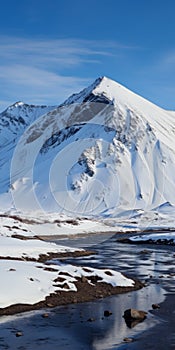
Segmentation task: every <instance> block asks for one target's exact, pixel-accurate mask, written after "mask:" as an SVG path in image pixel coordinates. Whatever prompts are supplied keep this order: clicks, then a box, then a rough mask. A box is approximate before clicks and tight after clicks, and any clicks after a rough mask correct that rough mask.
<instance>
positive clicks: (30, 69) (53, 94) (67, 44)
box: [0, 36, 133, 110]
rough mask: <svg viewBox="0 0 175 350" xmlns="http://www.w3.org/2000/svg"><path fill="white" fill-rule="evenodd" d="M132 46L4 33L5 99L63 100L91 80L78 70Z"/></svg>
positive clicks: (1, 78)
mask: <svg viewBox="0 0 175 350" xmlns="http://www.w3.org/2000/svg"><path fill="white" fill-rule="evenodd" d="M132 49H133V47H129V46H126V45H121V44H118V43H116V42H113V41H96V40H94V41H93V40H78V39H71V40H70V39H55V40H43V39H35V40H31V39H24V38H15V37H4V36H0V85H1V86H2V87H3V89H2V90H1V96H0V98H1V101H2V100H4V101H9V103H11V102H14V101H16V100H19V99H21V100H24V101H26V102H29V103H43V102H44V99H45V103H49V104H53V103H54V104H55V103H59V102H62V100H63V99H64V98H66V97H68V95H69V94H71V93H73V92H75V91H79V90H80V89H82V88H83V87H85V86H86V85H87V84H88V83H89V82H90V79H91V77H89V78H88V79H87V78H84V77H81V76H80V74H75V72H78V71H79V69H82V68H83V67H84V68H85V69H86V68H87V66H89V65H94V64H97V65H99V64H100V63H101V61H102V60H103V59H104V57H110V56H117V55H120V54H121V53H123V52H125V51H128V50H132ZM3 107H4V106H2V104H1V106H0V109H1V110H2V108H3Z"/></svg>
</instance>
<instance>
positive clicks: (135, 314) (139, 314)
mask: <svg viewBox="0 0 175 350" xmlns="http://www.w3.org/2000/svg"><path fill="white" fill-rule="evenodd" d="M123 317H124V319H125V322H126V325H127V326H128V327H129V328H133V327H135V326H136V325H137V324H138V323H140V322H143V321H144V320H145V319H146V317H147V312H146V311H142V310H136V309H127V310H125V312H124V315H123Z"/></svg>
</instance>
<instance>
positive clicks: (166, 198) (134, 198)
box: [11, 77, 175, 216]
mask: <svg viewBox="0 0 175 350" xmlns="http://www.w3.org/2000/svg"><path fill="white" fill-rule="evenodd" d="M174 139H175V123H174V113H173V112H167V111H165V110H163V109H161V108H159V107H157V106H156V105H154V104H152V103H150V102H149V101H147V100H145V99H144V98H142V97H140V96H138V95H136V94H134V93H133V92H131V91H129V90H128V89H126V88H125V87H123V86H121V85H120V84H118V83H116V82H114V81H112V80H110V79H108V78H106V77H103V78H99V79H97V80H96V81H95V82H94V83H93V84H92V85H91V86H90V87H88V88H87V89H85V90H83V91H82V92H80V93H79V94H74V95H72V96H71V97H70V98H69V99H68V100H66V101H65V102H64V103H63V104H62V105H61V106H59V107H57V108H55V109H54V110H52V111H50V112H49V113H47V114H46V115H45V116H42V117H41V118H39V119H37V120H35V122H34V123H33V125H30V127H29V128H28V129H27V130H26V131H25V132H24V133H23V136H22V138H21V140H20V142H18V144H17V146H16V147H15V152H14V155H13V159H12V162H11V193H12V196H13V199H14V205H15V206H16V207H17V208H18V209H20V210H22V209H26V210H28V209H31V210H32V209H35V210H40V209H41V208H42V209H44V210H47V211H48V210H49V211H63V212H65V213H69V214H71V215H90V216H92V215H111V216H116V215H118V214H119V213H121V212H123V211H128V212H130V211H135V210H138V209H145V210H151V209H154V208H159V207H160V206H161V205H162V204H164V203H167V202H169V203H170V205H174V204H175V199H174V198H175V150H174V145H175V141H174Z"/></svg>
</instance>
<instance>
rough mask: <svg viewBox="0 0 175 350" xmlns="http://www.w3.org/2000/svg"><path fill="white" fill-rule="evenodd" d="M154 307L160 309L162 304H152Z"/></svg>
mask: <svg viewBox="0 0 175 350" xmlns="http://www.w3.org/2000/svg"><path fill="white" fill-rule="evenodd" d="M152 308H153V309H154V310H155V309H160V305H158V304H152Z"/></svg>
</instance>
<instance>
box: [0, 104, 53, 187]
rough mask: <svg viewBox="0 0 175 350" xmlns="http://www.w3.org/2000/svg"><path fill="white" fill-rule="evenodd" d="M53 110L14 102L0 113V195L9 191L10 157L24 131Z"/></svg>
mask: <svg viewBox="0 0 175 350" xmlns="http://www.w3.org/2000/svg"><path fill="white" fill-rule="evenodd" d="M53 109H54V107H51V106H50V107H48V106H34V105H28V104H25V103H23V102H16V103H14V104H13V105H12V106H10V107H8V108H7V109H6V110H5V111H4V112H2V113H0V169H1V171H0V193H3V192H4V191H7V190H8V189H9V184H10V176H9V174H10V163H11V159H12V155H13V152H14V149H15V147H16V145H17V143H18V140H19V138H20V137H21V135H22V134H23V133H24V130H25V129H26V128H27V127H28V126H29V125H30V124H31V123H33V122H34V121H35V120H36V119H37V118H39V117H40V116H41V115H43V114H45V113H48V112H49V111H51V110H53Z"/></svg>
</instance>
